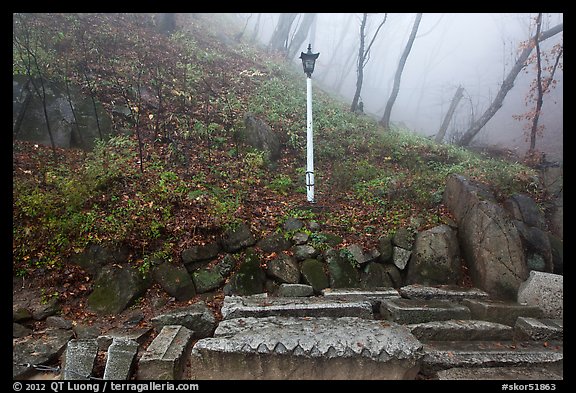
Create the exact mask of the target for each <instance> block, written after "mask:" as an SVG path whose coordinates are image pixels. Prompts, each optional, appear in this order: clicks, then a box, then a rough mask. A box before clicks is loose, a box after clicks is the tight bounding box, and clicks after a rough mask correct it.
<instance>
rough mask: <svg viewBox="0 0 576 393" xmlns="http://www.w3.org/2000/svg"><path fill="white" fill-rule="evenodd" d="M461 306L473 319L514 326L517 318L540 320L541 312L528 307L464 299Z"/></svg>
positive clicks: (535, 308)
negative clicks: (465, 308) (467, 309)
mask: <svg viewBox="0 0 576 393" xmlns="http://www.w3.org/2000/svg"><path fill="white" fill-rule="evenodd" d="M462 304H463V305H465V306H466V307H468V308H469V309H470V312H471V313H472V318H473V319H480V320H483V321H490V322H496V323H502V324H504V325H508V326H514V325H515V324H516V319H517V318H518V317H531V318H540V317H541V316H542V310H541V309H540V308H539V307H538V306H529V305H524V304H519V303H514V302H504V301H498V300H478V299H464V300H463V301H462Z"/></svg>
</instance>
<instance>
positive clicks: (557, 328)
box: [514, 317, 564, 341]
mask: <svg viewBox="0 0 576 393" xmlns="http://www.w3.org/2000/svg"><path fill="white" fill-rule="evenodd" d="M514 339H515V340H517V341H525V340H534V341H549V340H560V341H562V340H563V339H564V323H563V321H562V320H561V319H536V318H527V317H518V319H516V324H515V325H514Z"/></svg>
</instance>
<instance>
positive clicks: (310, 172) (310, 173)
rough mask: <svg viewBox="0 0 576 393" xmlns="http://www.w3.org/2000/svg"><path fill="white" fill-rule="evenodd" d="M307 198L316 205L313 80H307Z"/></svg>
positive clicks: (309, 78)
mask: <svg viewBox="0 0 576 393" xmlns="http://www.w3.org/2000/svg"><path fill="white" fill-rule="evenodd" d="M306 196H307V198H308V202H310V203H314V202H315V200H314V139H313V134H312V78H311V77H310V76H308V77H307V78H306Z"/></svg>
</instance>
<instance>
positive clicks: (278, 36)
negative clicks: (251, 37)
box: [268, 13, 298, 54]
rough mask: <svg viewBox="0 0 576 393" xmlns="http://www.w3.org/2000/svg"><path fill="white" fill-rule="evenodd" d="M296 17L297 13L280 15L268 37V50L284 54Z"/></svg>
mask: <svg viewBox="0 0 576 393" xmlns="http://www.w3.org/2000/svg"><path fill="white" fill-rule="evenodd" d="M297 16H298V14H297V13H283V14H280V18H279V19H278V24H277V25H276V28H275V29H274V33H272V37H270V41H269V43H268V48H269V49H270V50H272V51H279V52H281V53H284V54H286V53H287V51H288V44H289V41H290V30H291V29H292V24H293V23H294V20H295V19H296V17H297Z"/></svg>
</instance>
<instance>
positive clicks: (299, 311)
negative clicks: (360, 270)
mask: <svg viewBox="0 0 576 393" xmlns="http://www.w3.org/2000/svg"><path fill="white" fill-rule="evenodd" d="M221 312H222V317H223V319H231V318H240V317H268V316H286V317H334V318H337V317H350V316H354V317H360V318H367V319H372V318H373V313H372V304H371V303H370V302H369V301H368V300H367V299H365V300H350V301H348V300H342V299H330V298H326V297H324V296H313V297H296V298H295V297H272V296H270V297H268V296H262V295H256V296H226V297H224V303H223V304H222V309H221Z"/></svg>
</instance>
